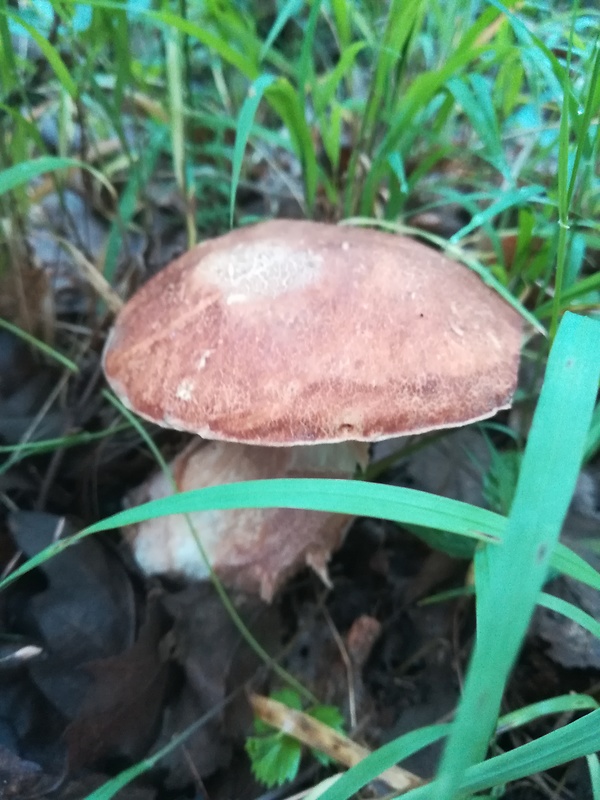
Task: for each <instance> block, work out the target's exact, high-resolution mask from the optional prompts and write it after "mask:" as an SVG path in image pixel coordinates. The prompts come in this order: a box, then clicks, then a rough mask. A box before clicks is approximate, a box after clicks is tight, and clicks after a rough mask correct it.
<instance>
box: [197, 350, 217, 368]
mask: <svg viewBox="0 0 600 800" xmlns="http://www.w3.org/2000/svg"><path fill="white" fill-rule="evenodd" d="M213 353H214V350H205V351H204V352H203V353H202V355H201V356H200V358H199V359H198V361H196V369H197V370H198V371H200V370H201V369H204V367H205V366H206V364H207V362H208V359H209V358H210V357H211V356H212V354H213Z"/></svg>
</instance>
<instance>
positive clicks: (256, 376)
mask: <svg viewBox="0 0 600 800" xmlns="http://www.w3.org/2000/svg"><path fill="white" fill-rule="evenodd" d="M520 342H521V322H520V317H519V315H518V314H517V313H516V312H515V311H514V310H513V309H512V308H511V307H510V306H508V305H507V304H506V303H505V302H504V301H503V300H502V299H501V298H500V297H499V296H498V295H497V294H496V293H495V292H494V291H492V290H491V289H489V288H488V287H486V286H485V285H484V284H483V283H482V281H481V280H480V279H479V278H478V277H477V276H476V275H475V274H473V273H472V272H471V271H470V270H469V269H467V268H466V267H464V266H462V265H460V264H457V263H455V262H453V261H451V260H450V259H448V258H445V257H444V256H442V255H440V254H439V253H437V252H435V251H433V250H431V249H430V248H428V247H425V246H424V245H421V244H419V243H417V242H415V241H413V240H412V239H408V238H404V237H401V236H396V235H393V234H388V233H382V232H379V231H373V230H368V229H364V228H351V227H345V226H344V227H341V226H334V225H326V224H322V223H314V222H298V221H290V220H278V221H273V222H267V223H262V224H260V225H255V226H253V227H249V228H241V229H238V230H236V231H233V232H231V233H229V234H226V235H225V236H222V237H220V238H217V239H212V240H209V241H206V242H204V243H202V244H200V245H198V246H197V247H195V248H194V249H193V250H191V251H190V252H188V253H186V254H185V255H184V256H182V257H181V258H179V259H178V260H177V261H174V262H173V263H172V264H170V265H169V266H168V267H167V268H166V269H164V270H163V271H162V272H160V273H159V274H158V275H156V276H155V277H154V278H153V279H152V280H150V281H148V283H147V284H145V285H144V286H143V287H142V288H141V290H140V291H139V292H138V293H137V294H136V295H135V296H134V297H133V298H132V299H131V300H130V301H129V303H127V305H126V306H125V308H124V309H123V311H122V312H121V314H120V315H119V317H118V319H117V322H116V325H115V327H114V329H113V331H112V333H111V335H110V337H109V341H108V342H107V345H106V348H105V353H104V369H105V372H106V376H107V378H108V381H109V383H110V384H111V386H112V388H113V389H114V390H115V392H116V393H117V394H118V395H119V397H120V398H121V399H122V400H123V401H124V402H125V403H126V405H127V406H128V407H130V408H131V409H133V410H134V411H135V412H137V413H138V414H140V415H141V416H142V417H145V418H146V419H149V420H152V421H153V422H156V423H158V424H159V425H163V426H166V427H170V428H177V429H180V430H186V431H191V432H193V433H198V434H200V435H201V436H203V437H205V438H208V439H223V440H230V441H235V442H245V443H249V444H270V445H288V444H300V443H306V444H310V443H316V442H334V441H341V440H346V439H356V440H362V441H370V440H378V439H384V438H387V437H391V436H397V435H402V434H407V433H412V432H421V431H426V430H431V429H435V428H444V427H450V426H454V425H460V424H464V423H466V422H471V421H474V420H477V419H482V418H485V417H487V416H491V415H492V414H494V413H495V412H496V411H497V410H498V409H500V408H505V407H507V406H508V405H510V401H511V398H512V394H513V392H514V389H515V385H516V380H517V367H518V360H519V350H520Z"/></svg>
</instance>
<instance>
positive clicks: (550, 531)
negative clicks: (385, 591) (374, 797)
mask: <svg viewBox="0 0 600 800" xmlns="http://www.w3.org/2000/svg"><path fill="white" fill-rule="evenodd" d="M599 377H600V325H599V324H598V323H597V322H595V321H593V320H590V319H587V318H583V317H577V316H575V315H573V314H567V315H565V317H564V318H563V321H562V323H561V326H560V329H559V334H558V335H557V338H556V340H555V343H554V346H553V348H552V350H551V353H550V358H549V361H548V367H547V370H546V377H545V381H544V385H543V388H542V392H541V395H540V399H539V402H538V406H537V409H536V413H535V417H534V420H533V425H532V428H531V433H530V436H529V440H528V443H527V447H526V449H525V453H524V456H523V463H522V469H521V474H520V476H519V481H518V484H517V489H516V493H515V499H514V502H513V506H512V509H511V514H510V516H509V521H508V525H507V529H506V534H505V537H504V540H503V546H502V547H498V548H493V549H491V548H485V557H486V559H487V562H488V580H486V581H484V582H481V581H477V579H476V585H477V601H478V633H481V635H478V637H477V640H476V644H475V650H474V654H473V657H472V662H471V666H470V667H469V672H468V675H467V680H466V684H465V690H464V694H463V698H462V701H461V703H460V706H459V709H458V713H457V718H456V721H455V723H454V726H453V729H452V733H451V735H450V738H449V741H448V745H447V748H446V751H445V753H444V757H443V760H442V765H441V768H440V772H439V776H438V778H437V779H436V781H435V783H434V786H435V794H434V795H433V796H434V797H436V798H437V800H441V799H442V798H443V800H450V798H453V797H455V796H456V794H457V791H458V789H459V786H460V785H461V781H462V780H463V775H464V774H465V770H466V769H467V768H469V767H470V766H472V765H473V764H476V763H477V762H479V761H482V760H483V758H484V756H485V752H486V749H487V746H488V743H489V741H490V737H491V735H492V731H493V729H494V726H495V725H496V720H497V716H498V709H499V707H500V701H501V698H502V693H503V690H504V686H505V684H506V681H507V679H508V676H509V673H510V670H511V668H512V666H513V663H514V661H515V659H516V657H517V653H518V650H519V647H520V645H521V642H522V640H523V637H524V636H525V633H526V630H527V626H528V624H529V620H530V618H531V615H532V613H533V610H534V608H535V605H536V603H537V602H538V599H539V593H540V590H541V587H542V585H543V583H544V580H545V578H546V575H547V571H548V566H549V557H550V554H551V553H552V551H553V550H554V547H555V544H556V541H557V540H558V536H559V533H560V529H561V526H562V522H563V520H564V517H565V515H566V512H567V509H568V506H569V503H570V500H571V497H572V494H573V491H574V488H575V483H576V481H577V476H578V474H579V469H580V466H581V461H582V457H583V452H584V447H585V442H586V438H587V431H588V428H589V425H590V421H591V417H592V411H593V408H594V402H595V397H596V391H597V387H598V378H599ZM541 465H543V468H542V467H541ZM499 609H500V610H501V611H500V613H499V612H498V610H499Z"/></svg>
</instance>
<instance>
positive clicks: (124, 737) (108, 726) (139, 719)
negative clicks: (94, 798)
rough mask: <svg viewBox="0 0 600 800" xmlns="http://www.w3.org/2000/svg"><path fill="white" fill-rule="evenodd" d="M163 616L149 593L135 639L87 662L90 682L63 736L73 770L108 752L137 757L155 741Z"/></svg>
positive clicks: (162, 683)
mask: <svg viewBox="0 0 600 800" xmlns="http://www.w3.org/2000/svg"><path fill="white" fill-rule="evenodd" d="M167 627H168V619H167V616H166V614H165V613H164V610H163V608H162V605H161V603H160V601H159V600H158V598H156V597H155V598H151V600H150V603H149V606H148V610H147V617H146V621H145V622H144V624H143V626H142V627H141V629H140V632H139V636H138V639H137V641H136V642H135V644H134V645H133V646H132V647H130V648H128V649H127V650H126V651H125V652H124V653H121V654H120V655H118V656H113V657H112V658H105V659H102V660H100V661H95V662H90V663H88V664H86V665H85V666H86V670H87V671H88V672H89V673H90V674H91V676H92V678H93V683H92V686H91V688H90V689H89V691H88V693H87V696H86V698H85V700H84V702H83V705H82V707H81V710H80V712H79V714H78V715H77V718H76V719H75V720H74V721H73V722H72V723H71V724H70V725H69V726H68V728H67V730H66V732H65V738H66V741H67V746H68V754H69V765H70V767H71V769H77V768H78V767H81V766H82V765H86V764H92V763H95V762H97V761H98V760H99V759H101V758H104V757H107V756H122V757H126V758H129V759H132V760H137V759H139V758H141V757H142V756H143V755H144V754H145V753H146V751H147V750H148V747H149V746H150V745H151V744H152V742H153V741H154V738H155V736H156V733H157V730H158V726H159V724H160V718H161V713H162V708H163V704H164V699H165V690H166V687H167V679H168V674H169V663H168V658H167V657H166V656H165V655H164V654H163V652H162V648H161V643H162V641H163V637H164V636H165V633H166V631H167Z"/></svg>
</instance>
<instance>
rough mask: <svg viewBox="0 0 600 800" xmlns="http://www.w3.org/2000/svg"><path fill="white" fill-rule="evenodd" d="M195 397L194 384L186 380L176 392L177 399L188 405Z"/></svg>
mask: <svg viewBox="0 0 600 800" xmlns="http://www.w3.org/2000/svg"><path fill="white" fill-rule="evenodd" d="M193 396H194V382H193V381H191V380H189V378H184V379H183V380H182V381H181V383H180V384H179V386H178V387H177V389H176V391H175V397H176V398H177V399H178V400H183V401H184V402H185V403H188V402H189V401H190V400H191V399H192V397H193Z"/></svg>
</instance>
